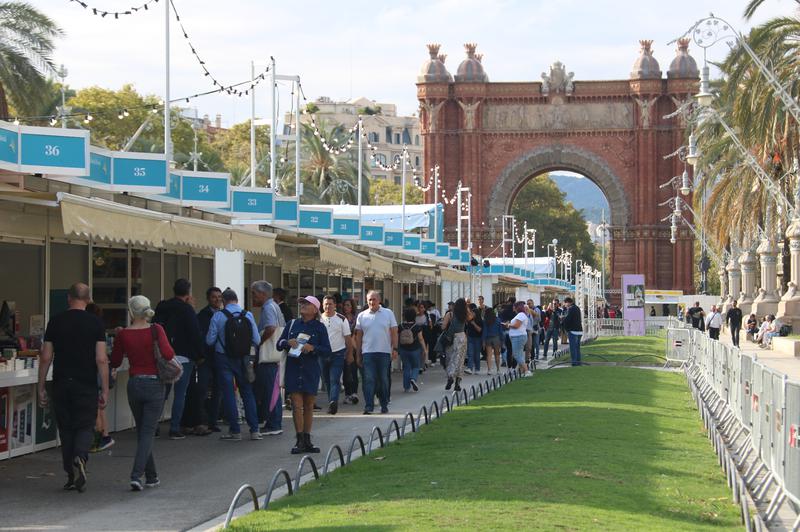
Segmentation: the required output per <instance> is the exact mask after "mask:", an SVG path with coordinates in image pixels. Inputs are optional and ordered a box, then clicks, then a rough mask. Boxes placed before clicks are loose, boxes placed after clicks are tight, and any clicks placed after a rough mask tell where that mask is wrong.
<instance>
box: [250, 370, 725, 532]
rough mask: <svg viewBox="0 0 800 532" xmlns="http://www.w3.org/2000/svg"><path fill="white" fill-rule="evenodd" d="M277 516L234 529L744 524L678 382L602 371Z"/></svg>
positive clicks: (514, 395) (378, 461) (353, 469)
mask: <svg viewBox="0 0 800 532" xmlns="http://www.w3.org/2000/svg"><path fill="white" fill-rule="evenodd" d="M429 503H432V504H429ZM272 508H273V510H270V511H269V512H268V513H266V514H262V515H261V516H255V519H256V520H252V519H254V518H252V517H251V518H246V519H245V520H243V521H237V528H238V526H239V525H242V526H248V525H251V526H256V523H261V524H262V525H266V524H269V526H270V528H271V529H281V528H282V527H287V528H293V527H301V528H309V529H314V530H326V529H330V530H336V529H339V528H340V527H343V526H346V527H348V528H352V526H351V524H352V525H356V524H358V525H356V526H359V525H362V526H368V527H369V528H370V529H371V530H389V529H394V524H397V523H398V521H397V519H402V518H403V516H404V515H405V516H408V517H413V519H412V521H410V523H412V524H413V526H408V525H403V524H399V528H403V529H406V528H413V527H415V526H419V527H420V528H424V529H427V528H451V527H455V526H456V525H457V524H461V523H462V522H464V523H466V524H465V526H471V527H473V528H486V527H489V528H515V527H518V524H516V523H515V520H516V519H518V514H519V513H520V512H522V513H523V514H525V512H527V511H528V509H530V511H531V512H532V514H531V515H533V514H536V515H537V516H540V517H539V518H540V519H541V520H540V521H538V522H537V525H536V526H537V527H539V528H554V527H560V526H565V525H567V526H568V527H569V528H576V529H581V528H638V529H648V530H654V529H675V528H676V527H677V528H692V529H697V528H704V527H706V526H708V527H710V528H724V527H738V526H739V525H738V512H737V509H736V507H735V506H733V505H732V504H730V503H729V497H728V496H727V494H726V488H725V484H724V481H723V478H722V474H721V472H720V471H719V468H718V467H717V464H716V462H715V460H714V457H713V452H712V451H711V449H710V447H709V445H708V442H707V440H706V439H705V438H704V437H703V436H702V431H701V425H700V422H699V420H698V419H697V416H696V412H694V411H693V409H692V406H691V401H690V397H689V394H688V391H687V389H686V386H685V384H684V383H682V381H681V379H680V376H679V375H671V374H663V373H657V372H648V371H642V370H632V369H625V368H600V367H594V368H579V369H574V370H565V371H555V372H546V373H544V374H537V376H536V377H535V378H533V379H530V380H526V381H518V382H516V383H513V384H511V385H509V386H508V387H506V388H504V389H503V391H501V392H500V393H496V394H491V395H489V396H487V397H486V398H484V399H481V400H479V401H475V402H473V403H472V404H471V405H470V406H468V407H462V408H460V409H457V410H456V411H455V412H454V413H452V414H448V415H447V416H445V417H444V418H442V419H441V420H440V421H437V422H436V423H434V424H432V425H430V426H426V427H424V428H423V430H422V432H421V433H419V434H417V435H415V436H412V437H411V438H409V439H404V440H401V441H400V442H398V443H396V444H392V445H391V446H390V447H388V448H387V449H382V450H380V451H377V452H376V453H374V454H372V455H370V456H369V457H367V458H366V459H363V460H357V461H356V462H354V463H353V464H352V465H350V466H348V467H347V468H344V469H341V470H337V471H336V472H334V473H333V474H332V475H330V476H328V477H325V478H323V479H322V480H321V481H319V482H316V483H313V484H309V485H308V486H306V487H303V488H302V489H301V490H300V493H299V494H298V495H297V496H296V497H292V498H287V499H285V500H283V501H279V502H277V503H275V504H274V505H273V506H272ZM422 508H425V510H420V511H417V509H422ZM426 512H438V514H437V515H436V516H435V517H434V516H427V515H426V514H425V513H426ZM409 513H410V515H409ZM420 519H422V520H421V521H420ZM326 527H327V528H326ZM387 527H388V528H387ZM242 529H247V528H242ZM253 529H255V528H253Z"/></svg>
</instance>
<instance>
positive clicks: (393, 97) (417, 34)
mask: <svg viewBox="0 0 800 532" xmlns="http://www.w3.org/2000/svg"><path fill="white" fill-rule="evenodd" d="M28 1H29V2H30V3H31V4H33V5H34V6H36V7H37V8H39V9H40V10H41V11H43V12H44V13H45V14H47V15H48V16H50V17H51V18H53V19H54V20H55V21H56V22H57V23H58V24H59V25H60V26H61V27H62V29H63V30H64V31H65V36H64V37H63V38H61V39H59V40H58V42H57V49H56V53H55V57H54V59H55V60H56V62H57V63H63V64H64V65H65V66H66V68H67V70H68V76H67V83H68V84H69V85H70V86H71V87H73V88H77V89H79V88H82V87H87V86H92V85H99V86H102V87H106V88H114V89H116V88H119V87H121V86H122V85H123V84H125V83H133V84H134V86H135V87H136V88H137V90H138V91H139V92H141V93H144V94H157V95H163V94H164V90H165V89H164V86H165V39H164V33H165V32H164V27H165V23H164V19H165V14H164V1H165V0H161V1H160V2H158V3H155V4H151V5H150V9H149V10H147V11H144V10H140V11H139V12H138V13H136V14H134V15H132V16H121V17H120V19H119V20H114V19H113V17H111V16H109V17H106V18H100V17H98V16H94V15H92V14H91V10H90V9H84V8H83V7H81V5H80V4H79V3H78V2H77V1H76V0H28ZM82 1H84V2H85V3H87V4H88V5H89V8H91V7H96V8H100V9H104V10H110V11H114V10H121V11H124V10H126V9H127V8H129V7H131V6H138V5H141V4H143V3H144V2H145V1H146V0H125V1H123V0H82ZM173 1H174V5H175V7H176V9H177V11H178V13H179V15H180V17H181V22H183V24H184V25H185V27H186V30H187V32H188V34H189V36H190V39H191V42H192V44H193V45H194V47H195V49H196V50H197V52H198V53H199V54H200V56H201V57H202V58H203V60H204V61H205V63H206V67H207V68H208V69H209V70H210V71H211V72H212V73H213V75H214V76H215V77H216V78H217V79H218V80H220V82H221V83H223V84H225V85H229V84H232V83H236V82H240V81H245V80H247V79H249V76H250V62H251V61H255V62H256V65H257V66H256V69H257V70H259V69H263V68H264V67H265V66H266V64H267V62H268V61H269V57H270V56H274V57H275V60H276V62H277V72H278V73H279V74H292V75H299V76H300V77H301V82H302V85H303V88H304V91H305V94H306V96H307V97H308V98H309V99H316V98H317V97H319V96H328V97H330V98H333V99H335V100H347V99H350V98H355V97H359V96H366V97H367V98H370V99H372V100H376V101H378V102H388V103H395V104H397V108H398V112H399V113H400V114H411V113H415V112H417V109H418V104H417V100H416V87H415V83H416V77H417V74H418V72H419V69H420V67H421V66H422V64H423V63H424V62H425V60H426V59H427V57H428V53H427V49H426V47H425V45H426V43H430V42H437V43H441V44H442V49H441V52H440V53H445V54H447V56H448V58H447V61H446V65H447V67H448V69H449V70H450V72H451V73H454V72H455V71H456V69H457V68H458V64H459V63H460V62H461V60H462V59H463V58H464V57H465V52H464V48H463V44H464V43H467V42H475V43H477V44H478V52H479V53H483V54H484V58H483V65H484V68H485V69H486V72H487V73H488V75H489V79H490V81H538V80H540V75H541V72H543V71H546V70H548V67H549V65H550V64H552V63H553V62H554V61H557V60H558V61H561V62H562V63H564V64H565V66H566V68H567V71H572V72H574V73H575V80H576V81H580V80H593V79H628V78H629V77H630V71H631V67H632V65H633V62H634V61H635V60H636V58H637V56H638V53H639V43H638V41H639V39H652V40H654V41H655V42H654V44H653V51H654V55H655V57H656V59H657V60H658V61H659V64H660V66H661V69H662V70H663V71H664V72H666V70H667V69H668V68H669V63H670V61H671V60H672V58H673V57H674V56H675V45H674V44H672V45H669V44H667V43H668V42H670V41H672V40H673V39H675V38H677V37H679V36H680V35H681V34H683V33H684V32H685V31H686V30H687V29H688V28H689V27H690V26H691V25H692V24H693V23H694V22H695V21H696V20H698V19H700V18H702V17H704V16H707V15H708V13H709V12H713V13H714V14H715V15H717V16H720V17H722V18H724V19H726V20H727V21H728V22H730V23H731V24H732V25H733V26H734V27H735V28H737V29H739V30H740V31H742V30H746V29H747V28H749V27H751V26H752V25H753V24H758V23H760V22H763V21H765V20H767V19H769V18H772V17H775V16H783V15H791V14H793V13H795V12H796V11H795V9H796V6H797V4H796V3H795V2H794V0H767V1H766V2H765V4H764V5H763V6H762V7H761V8H760V10H759V12H758V13H757V15H756V17H755V18H754V19H753V20H752V21H751V22H750V23H746V22H745V21H744V20H743V18H742V16H741V14H742V11H743V9H744V5H745V2H744V1H742V0H716V1H711V0H670V1H664V0H582V1H579V0H558V1H555V0H528V1H524V0H523V1H515V0H491V1H488V0H427V1H426V0H423V1H408V2H383V1H348V0H336V1H329V0H328V1H302V0H295V1H293V2H276V1H272V0H269V1H267V0H225V1H222V2H220V1H211V0H173ZM170 27H171V52H170V65H171V75H170V83H171V95H172V98H176V97H182V96H187V95H192V94H195V93H198V92H203V91H206V90H209V89H213V87H212V85H211V82H210V81H209V79H208V78H206V77H204V75H203V71H202V70H201V67H200V65H199V64H198V63H197V61H196V59H195V58H194V56H193V55H192V54H191V52H190V49H189V46H188V43H187V41H186V39H184V37H183V35H182V34H181V33H180V31H179V29H178V25H177V24H176V23H175V18H174V16H172V17H171V25H170ZM725 52H726V45H725V44H724V43H720V44H718V45H716V46H715V47H712V48H710V49H709V51H708V58H709V60H711V61H715V60H720V59H721V58H722V57H724V55H725ZM690 53H692V55H693V56H694V57H695V59H697V60H698V64H702V57H703V54H702V50H700V49H698V47H697V46H694V45H693V46H691V47H690ZM281 92H282V94H281V98H280V101H281V112H280V113H279V116H280V115H281V114H282V113H283V112H284V111H286V110H288V101H289V89H288V87H282V88H281ZM182 105H183V106H185V107H191V108H195V107H196V108H197V112H198V114H199V115H200V116H202V115H203V114H208V115H210V116H211V118H212V120H213V118H214V116H215V115H216V114H217V113H219V114H221V115H222V123H223V125H225V126H230V125H232V124H234V123H238V122H242V121H244V120H247V119H248V118H249V116H250V105H251V104H250V99H249V97H242V98H237V97H232V96H227V95H213V96H206V97H202V98H199V99H195V100H192V102H191V103H190V104H185V103H184V104H182ZM268 113H269V95H268V93H267V91H266V89H265V88H263V89H261V90H259V91H257V103H256V115H257V116H259V117H263V116H267V115H268Z"/></svg>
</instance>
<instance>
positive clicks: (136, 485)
mask: <svg viewBox="0 0 800 532" xmlns="http://www.w3.org/2000/svg"><path fill="white" fill-rule="evenodd" d="M143 489H144V488H143V487H142V481H141V480H131V491H142V490H143Z"/></svg>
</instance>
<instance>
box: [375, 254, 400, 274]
mask: <svg viewBox="0 0 800 532" xmlns="http://www.w3.org/2000/svg"><path fill="white" fill-rule="evenodd" d="M369 268H370V269H371V270H372V271H373V272H375V273H382V274H383V275H389V276H391V275H394V269H393V267H392V261H391V260H389V259H386V258H384V257H381V256H380V255H376V254H375V253H370V254H369Z"/></svg>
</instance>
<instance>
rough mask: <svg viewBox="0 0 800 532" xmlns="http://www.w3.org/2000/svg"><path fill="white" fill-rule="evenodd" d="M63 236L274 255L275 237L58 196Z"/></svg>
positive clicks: (126, 206) (160, 246)
mask: <svg viewBox="0 0 800 532" xmlns="http://www.w3.org/2000/svg"><path fill="white" fill-rule="evenodd" d="M58 197H59V202H60V205H61V222H62V225H63V228H64V233H65V234H67V235H68V234H76V235H85V236H87V237H92V238H100V239H105V240H111V241H117V242H125V243H131V244H137V243H138V244H144V245H149V246H153V247H159V248H163V247H169V246H189V247H195V248H200V249H238V250H241V251H245V252H249V253H255V254H261V255H272V256H275V235H274V234H271V233H264V232H255V231H247V230H243V229H238V228H233V227H231V226H229V225H225V224H220V223H215V222H207V221H205V220H195V219H193V218H185V217H182V216H175V215H171V214H164V213H159V212H155V211H149V210H147V209H140V208H138V207H131V206H129V205H124V204H121V203H114V202H112V201H105V200H100V199H96V198H83V197H80V196H74V195H71V194H59V196H58Z"/></svg>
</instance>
